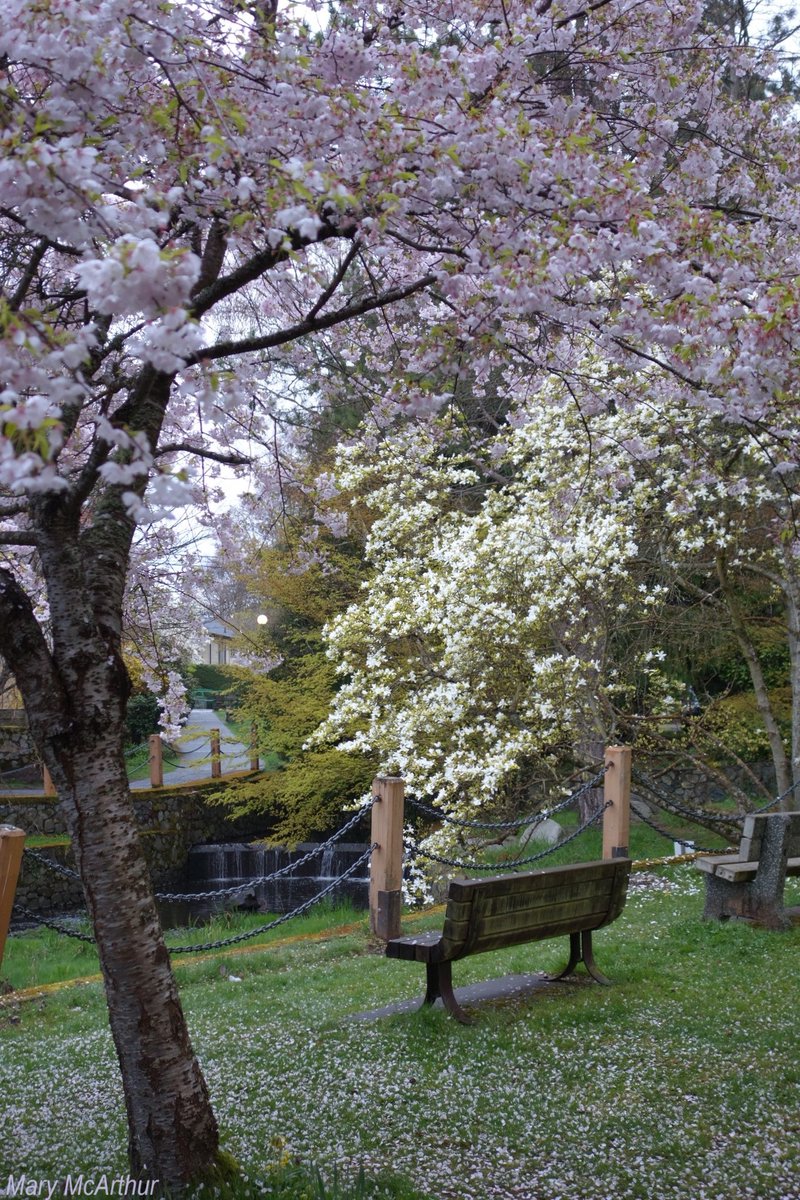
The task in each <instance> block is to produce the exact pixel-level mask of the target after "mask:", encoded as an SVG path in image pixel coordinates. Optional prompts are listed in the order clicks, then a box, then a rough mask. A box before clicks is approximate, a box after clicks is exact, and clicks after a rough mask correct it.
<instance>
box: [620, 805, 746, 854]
mask: <svg viewBox="0 0 800 1200" xmlns="http://www.w3.org/2000/svg"><path fill="white" fill-rule="evenodd" d="M636 819H637V820H638V821H643V822H644V824H645V825H649V826H650V828H651V829H654V830H655V832H656V833H660V834H661V836H662V837H664V838H666V839H667V841H668V842H680V843H681V844H682V845H685V844H686V839H685V838H679V837H676V836H675V835H674V834H672V833H669V832H668V831H667V830H666V829H662V828H661V827H660V826H659V825H657V824H656V822H655V821H651V820H650V818H649V817H646V816H645V814H644V813H643V812H642V811H641V810H637V812H636ZM692 847H693V849H694V850H696V851H697V852H698V853H699V854H726V853H727V852H728V851H727V850H725V849H722V850H720V849H716V850H713V849H712V848H711V847H710V846H698V845H697V844H696V843H695V842H694V840H692ZM687 853H691V851H688V852H687Z"/></svg>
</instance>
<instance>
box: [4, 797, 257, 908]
mask: <svg viewBox="0 0 800 1200" xmlns="http://www.w3.org/2000/svg"><path fill="white" fill-rule="evenodd" d="M222 785H223V786H224V780H223V781H222ZM219 790H220V781H219V780H214V781H213V783H208V784H200V785H184V786H182V787H176V788H147V789H142V790H140V791H136V792H132V793H131V794H132V797H133V804H134V810H135V812H136V819H137V821H138V822H139V827H140V829H141V833H142V846H143V849H144V854H145V858H146V859H147V863H148V866H149V867H150V871H151V874H152V876H153V883H154V885H155V887H156V888H158V889H160V890H162V891H163V890H170V889H174V890H180V889H181V888H182V887H183V885H184V877H185V870H186V860H187V857H188V854H189V850H190V848H191V847H192V846H196V845H198V844H202V843H203V842H216V841H235V840H237V839H246V838H255V837H263V836H265V834H266V833H267V823H266V821H265V818H264V817H263V816H259V815H252V816H248V817H238V818H232V817H231V816H230V815H229V813H228V811H227V810H226V809H225V808H224V807H222V806H220V805H218V804H217V805H214V804H211V803H210V802H209V799H208V797H209V794H210V793H212V792H215V791H216V792H218V791H219ZM0 822H2V823H3V824H6V825H16V826H17V827H18V828H19V829H24V830H25V832H26V833H36V834H42V835H45V836H46V835H48V834H63V833H64V832H65V825H64V820H63V817H62V816H61V813H60V810H59V804H58V801H57V800H56V799H49V798H47V799H46V798H43V797H41V796H31V797H30V798H26V797H21V796H15V797H13V798H11V799H9V802H8V803H7V804H0ZM38 852H39V853H41V854H43V855H44V856H45V857H47V858H49V859H51V860H52V861H54V862H57V863H60V864H61V865H64V866H67V867H72V868H73V869H74V867H75V863H74V859H73V856H72V848H71V847H70V846H69V845H64V844H61V845H59V844H53V845H50V846H44V847H40V848H38ZM17 899H18V901H19V903H20V904H23V905H24V906H25V907H26V908H29V909H31V910H32V911H33V912H36V913H39V914H41V915H44V916H46V915H48V914H49V913H58V912H68V911H69V910H71V909H75V908H79V907H82V906H83V893H82V890H81V887H80V884H79V883H77V881H75V880H70V879H66V878H64V877H63V876H60V875H57V874H56V873H55V872H54V871H50V870H48V868H47V867H45V866H44V865H43V864H41V863H38V862H37V861H36V860H35V859H32V858H30V857H29V856H27V855H25V856H23V862H22V871H21V873H20V879H19V884H18V887H17Z"/></svg>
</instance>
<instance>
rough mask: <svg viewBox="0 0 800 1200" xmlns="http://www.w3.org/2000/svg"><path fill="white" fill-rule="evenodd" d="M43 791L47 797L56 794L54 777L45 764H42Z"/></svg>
mask: <svg viewBox="0 0 800 1200" xmlns="http://www.w3.org/2000/svg"><path fill="white" fill-rule="evenodd" d="M42 791H43V792H44V794H45V796H55V794H56V785H55V784H54V783H53V777H52V775H51V774H50V772H49V771H48V769H47V767H46V766H45V765H44V763H42Z"/></svg>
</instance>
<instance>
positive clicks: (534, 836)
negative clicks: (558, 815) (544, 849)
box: [520, 817, 564, 846]
mask: <svg viewBox="0 0 800 1200" xmlns="http://www.w3.org/2000/svg"><path fill="white" fill-rule="evenodd" d="M563 837H564V830H563V829H562V828H561V826H560V825H559V823H558V821H554V820H553V818H552V817H544V818H543V819H542V820H541V821H533V822H532V823H531V824H530V825H528V826H526V828H525V829H524V830H523V832H522V836H521V837H520V845H521V846H526V845H527V844H528V842H541V843H542V845H544V846H557V845H558V843H559V842H560V841H561V839H562V838H563Z"/></svg>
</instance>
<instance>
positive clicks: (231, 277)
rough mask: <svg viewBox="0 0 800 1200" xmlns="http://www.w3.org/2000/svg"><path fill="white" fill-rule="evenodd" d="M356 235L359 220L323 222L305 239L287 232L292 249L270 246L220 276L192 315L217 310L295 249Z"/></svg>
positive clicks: (201, 296) (201, 294)
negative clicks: (211, 309) (313, 234)
mask: <svg viewBox="0 0 800 1200" xmlns="http://www.w3.org/2000/svg"><path fill="white" fill-rule="evenodd" d="M355 234H356V224H355V221H353V222H352V223H351V224H349V225H333V224H331V223H329V222H323V224H322V226H321V227H320V228H319V230H318V231H317V234H316V236H315V237H301V236H300V234H299V233H297V232H296V230H287V232H286V238H287V240H288V242H289V245H288V247H287V246H285V245H283V244H281V245H280V246H276V247H275V248H274V249H273V248H272V247H268V248H267V249H264V250H261V251H260V252H259V253H258V254H254V255H253V256H252V258H249V259H247V261H246V262H243V263H242V265H241V266H240V267H237V268H236V270H235V271H231V272H230V274H228V275H222V276H220V278H219V279H217V280H215V281H214V282H213V283H211V284H209V286H208V287H204V288H203V289H202V291H200V292H198V293H197V296H196V297H195V301H194V304H193V305H192V310H191V313H192V316H193V317H202V315H203V314H204V313H206V312H208V310H209V309H210V308H213V306H214V305H215V304H217V303H218V302H219V301H220V300H223V299H224V298H225V297H226V296H232V295H233V293H234V292H239V291H241V289H242V288H243V287H246V286H247V284H248V283H253V282H254V281H255V280H256V279H259V278H260V277H261V276H262V275H264V274H266V272H267V271H270V270H271V269H272V268H273V267H276V266H277V265H278V263H281V262H285V261H286V259H287V258H288V257H289V255H290V253H291V252H292V250H304V249H305V248H306V246H313V245H317V244H318V243H320V242H325V241H329V240H330V239H331V238H348V239H349V238H353V237H355Z"/></svg>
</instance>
